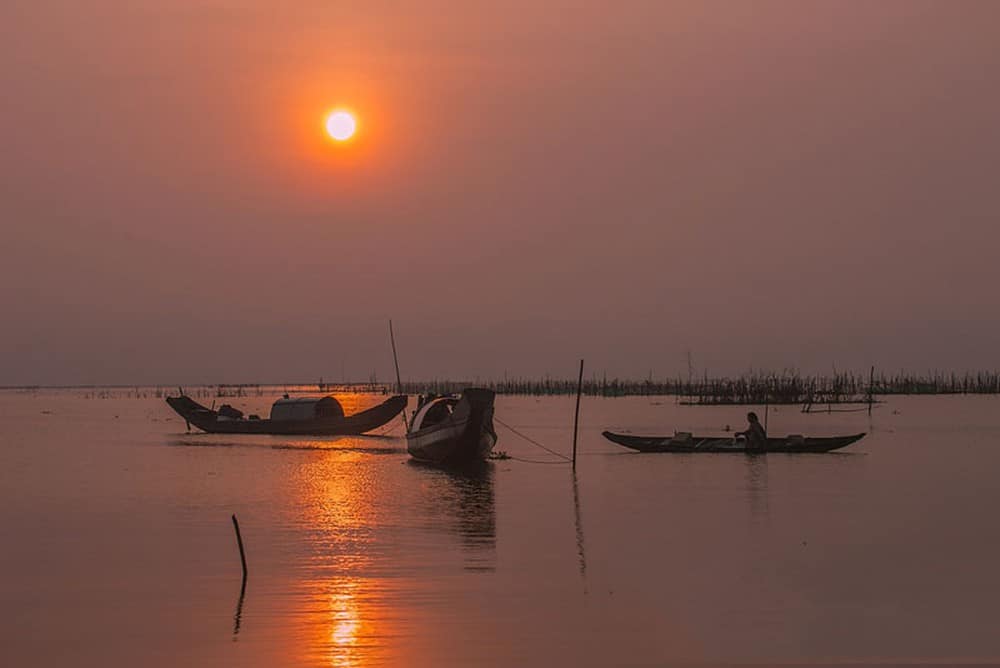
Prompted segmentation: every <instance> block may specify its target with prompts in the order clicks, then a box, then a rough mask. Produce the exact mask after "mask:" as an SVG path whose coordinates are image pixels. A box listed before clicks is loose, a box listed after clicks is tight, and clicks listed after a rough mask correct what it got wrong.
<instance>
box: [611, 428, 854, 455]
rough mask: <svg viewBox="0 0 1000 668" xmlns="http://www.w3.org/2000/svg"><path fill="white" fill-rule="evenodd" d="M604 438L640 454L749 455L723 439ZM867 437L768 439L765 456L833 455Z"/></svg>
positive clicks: (742, 444) (744, 447) (735, 442)
mask: <svg viewBox="0 0 1000 668" xmlns="http://www.w3.org/2000/svg"><path fill="white" fill-rule="evenodd" d="M603 436H604V438H606V439H608V440H609V441H611V442H612V443H617V444H618V445H623V446H625V447H626V448H632V449H633V450H638V451H639V452H747V443H746V441H745V440H739V439H735V438H727V437H719V436H692V435H691V434H686V433H679V434H675V435H674V436H630V435H628V434H616V433H614V432H610V431H606V432H603ZM863 436H864V434H853V435H851V436H829V437H823V438H818V437H809V436H784V437H777V438H775V437H768V439H767V448H766V449H765V450H764V452H830V451H831V450H838V449H840V448H843V447H846V446H848V445H850V444H851V443H855V442H857V441H859V440H861V438H862V437H863Z"/></svg>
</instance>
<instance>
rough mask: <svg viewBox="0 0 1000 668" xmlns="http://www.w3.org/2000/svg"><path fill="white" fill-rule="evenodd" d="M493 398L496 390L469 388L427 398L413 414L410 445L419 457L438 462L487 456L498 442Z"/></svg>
mask: <svg viewBox="0 0 1000 668" xmlns="http://www.w3.org/2000/svg"><path fill="white" fill-rule="evenodd" d="M493 398H494V394H493V391H492V390H484V389H479V388H469V389H467V390H464V391H463V392H462V393H461V394H460V395H458V396H454V395H453V396H447V397H438V398H432V399H429V400H427V401H425V402H424V403H423V404H421V405H420V406H419V407H418V409H417V413H416V415H414V416H413V423H412V424H411V425H410V429H409V431H408V432H407V434H406V449H407V450H408V451H409V453H410V455H412V456H413V457H414V458H415V459H419V460H421V461H425V462H433V463H436V464H449V465H458V464H464V463H468V462H474V461H482V460H484V459H486V457H488V456H489V454H490V451H492V450H493V446H494V445H496V442H497V433H496V431H495V430H494V428H493Z"/></svg>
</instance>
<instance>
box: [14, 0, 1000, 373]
mask: <svg viewBox="0 0 1000 668" xmlns="http://www.w3.org/2000/svg"><path fill="white" fill-rule="evenodd" d="M0 25H3V26H5V35H6V36H5V39H4V40H2V42H0V74H2V77H0V81H2V82H3V87H4V99H5V104H4V105H3V110H2V119H0V120H2V122H0V149H2V150H0V213H2V220H3V225H4V228H3V229H4V243H3V245H2V247H0V254H2V256H0V260H2V261H0V307H2V309H3V313H4V314H5V318H4V321H5V324H4V327H3V328H2V332H0V384H28V383H31V384H33V383H42V384H44V383H101V382H112V383H116V382H120V383H130V382H165V383H170V382H196V381H230V382H238V381H253V380H272V379H273V380H278V379H286V378H288V379H299V378H301V379H311V378H314V377H318V376H320V375H324V376H325V377H327V378H329V379H339V378H340V374H341V369H342V368H343V369H344V370H345V373H346V375H347V376H348V377H349V378H353V379H364V378H367V377H368V374H369V373H371V372H372V371H373V370H375V371H377V372H378V373H379V375H380V376H381V377H385V378H387V377H388V376H389V374H390V372H391V358H390V357H389V351H388V345H387V341H386V336H385V331H384V330H385V321H386V319H387V318H388V317H390V316H391V317H393V318H394V320H395V321H396V323H397V333H398V336H399V339H400V340H399V343H400V353H401V355H402V359H401V366H402V371H403V374H404V376H408V377H413V378H418V377H422V378H429V377H445V376H450V377H473V376H476V375H479V376H497V375H502V374H503V373H504V372H505V371H507V372H508V373H510V374H525V375H540V374H544V373H554V374H557V375H570V374H571V373H572V370H573V365H574V359H577V358H578V357H580V356H584V357H587V359H588V361H589V362H588V363H589V367H590V368H592V369H595V370H597V371H598V372H599V371H600V370H607V371H608V373H609V374H612V375H613V374H624V375H633V376H645V375H646V373H648V372H649V371H650V370H651V369H652V371H653V372H654V374H656V375H674V374H676V373H677V371H678V370H681V369H683V370H685V371H686V368H687V367H686V364H687V363H686V357H685V352H686V351H687V350H691V351H692V353H693V355H694V360H695V364H696V365H697V366H699V367H702V366H707V367H708V368H709V370H710V372H718V373H723V372H733V371H739V370H742V369H746V368H747V367H748V366H750V365H753V366H755V367H770V368H778V369H780V368H784V367H792V366H794V367H800V368H803V369H806V370H820V371H827V370H829V369H830V366H831V365H832V364H836V365H837V366H838V368H844V367H850V366H855V367H866V366H867V365H868V364H872V363H874V364H878V365H880V366H883V367H887V368H898V367H907V368H911V369H915V370H924V369H927V368H932V367H939V368H965V367H980V366H982V367H996V366H997V365H998V364H1000V360H998V358H997V355H996V352H995V345H994V342H995V340H996V339H997V337H998V335H1000V317H998V316H997V312H998V308H997V306H998V304H997V298H996V296H995V294H994V289H995V288H994V286H995V285H996V284H997V283H998V280H997V279H998V278H1000V269H998V263H997V261H996V249H997V248H998V247H1000V243H998V242H1000V233H998V232H997V230H996V226H997V221H998V219H1000V216H998V214H1000V202H998V198H1000V195H998V192H1000V190H998V189H997V187H996V183H995V182H996V174H997V173H998V168H1000V126H998V124H997V122H996V119H997V118H1000V93H998V91H997V86H996V82H995V80H996V73H997V71H998V70H1000V50H998V49H997V48H996V45H997V44H998V43H1000V6H998V5H997V4H996V3H993V2H989V1H982V2H974V1H971V0H970V1H968V2H961V3H952V2H943V1H942V2H922V1H919V0H905V1H904V0H898V1H886V2H880V3H841V2H819V1H810V2H791V1H788V2H754V3H731V2H703V1H700V0H699V1H694V0H692V1H691V2H623V3H579V2H572V3H571V2H548V3H536V2H511V3H445V2H440V1H430V2H426V1H424V2H367V3H357V4H355V5H353V6H352V5H348V4H343V5H339V4H338V3H332V2H328V1H323V2H319V1H309V0H306V1H302V2H297V3H278V2H265V1H263V0H242V1H236V0H210V1H208V2H204V1H203V2H186V1H183V0H171V1H170V2H167V1H165V0H159V1H154V0H140V1H134V0H133V1H128V2H126V1H124V0H122V1H118V2H111V1H109V0H95V1H94V2H89V3H78V2H70V1H69V0H64V1H61V2H60V1H57V0H42V1H31V2H27V1H23V0H13V1H12V2H5V3H3V5H2V6H0ZM335 106H347V107H350V108H351V109H353V110H354V111H355V112H356V114H357V116H358V119H359V125H360V130H361V131H360V132H359V134H358V136H357V137H356V139H355V140H352V141H351V142H349V143H348V144H345V145H333V144H332V143H331V142H330V141H329V140H327V139H326V138H325V137H324V135H323V125H322V123H323V115H324V113H325V112H326V111H328V110H329V109H330V108H332V107H335Z"/></svg>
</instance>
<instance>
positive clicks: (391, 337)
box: [389, 320, 410, 431]
mask: <svg viewBox="0 0 1000 668" xmlns="http://www.w3.org/2000/svg"><path fill="white" fill-rule="evenodd" d="M389 342H390V343H392V363H393V364H395V365H396V394H402V393H403V381H402V380H401V379H400V377H399V358H398V357H396V337H395V336H394V335H393V333H392V320H389ZM403 426H404V427H406V431H410V423H409V422H408V421H407V420H406V407H405V406H404V407H403Z"/></svg>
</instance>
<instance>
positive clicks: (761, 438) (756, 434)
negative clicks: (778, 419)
mask: <svg viewBox="0 0 1000 668" xmlns="http://www.w3.org/2000/svg"><path fill="white" fill-rule="evenodd" d="M747 422H748V423H749V426H748V427H747V430H746V431H738V432H736V435H737V436H742V437H744V438H745V439H746V440H747V452H764V451H766V450H767V432H766V431H764V426H763V425H762V424H761V423H760V419H759V418H758V417H757V414H756V413H754V412H753V411H750V412H749V413H747Z"/></svg>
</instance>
